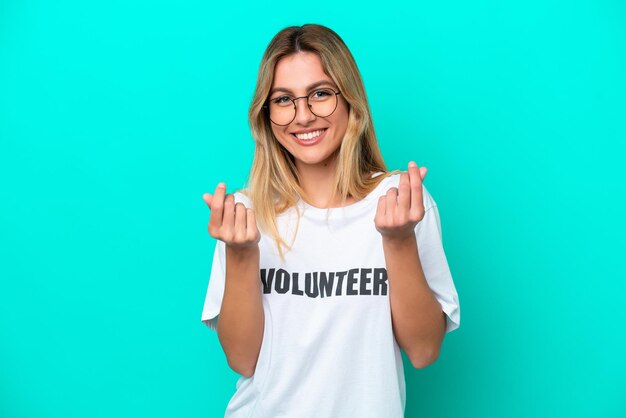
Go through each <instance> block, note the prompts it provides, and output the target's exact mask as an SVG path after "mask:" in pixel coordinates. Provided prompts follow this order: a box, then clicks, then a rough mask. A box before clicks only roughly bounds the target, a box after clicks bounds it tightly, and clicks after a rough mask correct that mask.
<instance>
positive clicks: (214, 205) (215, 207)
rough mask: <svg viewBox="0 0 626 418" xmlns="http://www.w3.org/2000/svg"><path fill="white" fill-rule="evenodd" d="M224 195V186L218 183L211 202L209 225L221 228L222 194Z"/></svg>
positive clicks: (222, 212)
mask: <svg viewBox="0 0 626 418" xmlns="http://www.w3.org/2000/svg"><path fill="white" fill-rule="evenodd" d="M225 193H226V185H225V184H224V183H220V184H218V185H217V188H216V189H215V194H214V195H213V199H212V200H211V217H210V218H209V225H211V226H213V227H215V228H219V227H221V226H222V217H223V214H224V194H225Z"/></svg>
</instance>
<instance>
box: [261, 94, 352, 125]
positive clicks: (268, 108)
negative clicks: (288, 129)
mask: <svg viewBox="0 0 626 418" xmlns="http://www.w3.org/2000/svg"><path fill="white" fill-rule="evenodd" d="M319 90H330V91H332V92H333V93H335V108H334V109H333V111H332V112H330V113H329V114H328V115H326V116H320V115H318V114H316V113H315V112H314V111H313V109H311V105H310V103H309V96H310V95H311V94H313V93H316V92H318V91H319ZM340 94H341V92H340V91H335V90H333V89H331V88H328V87H326V88H320V89H317V90H315V91H313V92H312V93H310V94H307V95H306V96H300V97H294V98H293V99H292V98H290V97H289V100H291V102H292V103H293V110H294V112H293V119H291V120H290V121H289V123H285V124H280V123H276V122H274V121H273V120H272V118H271V117H270V105H269V102H270V100H272V99H267V100H266V101H265V104H264V105H263V108H264V109H266V110H267V118H268V119H269V120H270V122H272V123H273V124H274V125H278V126H287V125H289V124H291V122H293V121H294V119H295V118H296V115H297V114H298V109H297V108H296V100H298V99H304V98H306V106H307V107H308V108H309V112H311V113H313V114H314V115H315V116H317V117H318V118H327V117H329V116H330V115H332V114H333V113H335V110H337V105H338V104H339V99H338V98H337V96H339V95H340ZM281 97H283V96H279V97H276V99H279V98H281ZM287 97H288V96H287Z"/></svg>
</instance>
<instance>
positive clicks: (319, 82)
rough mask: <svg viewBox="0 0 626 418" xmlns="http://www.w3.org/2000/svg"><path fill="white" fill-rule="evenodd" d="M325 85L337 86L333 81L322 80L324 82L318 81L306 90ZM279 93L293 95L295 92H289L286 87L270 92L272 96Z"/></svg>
mask: <svg viewBox="0 0 626 418" xmlns="http://www.w3.org/2000/svg"><path fill="white" fill-rule="evenodd" d="M324 84H328V85H330V86H333V87H334V86H335V84H334V83H333V82H332V81H327V80H322V81H316V82H315V83H313V84H311V85H310V86H308V87H307V88H306V90H307V91H309V90H311V89H314V88H315V87H319V86H322V85H324ZM277 91H284V92H285V93H292V94H293V92H292V91H291V90H289V89H288V88H285V87H274V88H273V89H272V90H271V91H270V96H271V95H272V94H274V93H276V92H277Z"/></svg>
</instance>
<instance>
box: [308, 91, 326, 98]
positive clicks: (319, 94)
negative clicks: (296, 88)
mask: <svg viewBox="0 0 626 418" xmlns="http://www.w3.org/2000/svg"><path fill="white" fill-rule="evenodd" d="M330 95H331V93H330V91H328V90H317V91H314V92H313V94H311V97H312V98H313V99H324V98H326V97H328V96H330Z"/></svg>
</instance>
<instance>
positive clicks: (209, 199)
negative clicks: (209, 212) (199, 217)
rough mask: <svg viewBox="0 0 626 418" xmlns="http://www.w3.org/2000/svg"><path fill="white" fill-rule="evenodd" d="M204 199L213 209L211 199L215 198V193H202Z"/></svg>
mask: <svg viewBox="0 0 626 418" xmlns="http://www.w3.org/2000/svg"><path fill="white" fill-rule="evenodd" d="M202 200H204V203H206V205H207V206H208V207H209V209H211V201H212V200H213V195H212V194H211V193H205V194H203V195H202Z"/></svg>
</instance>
